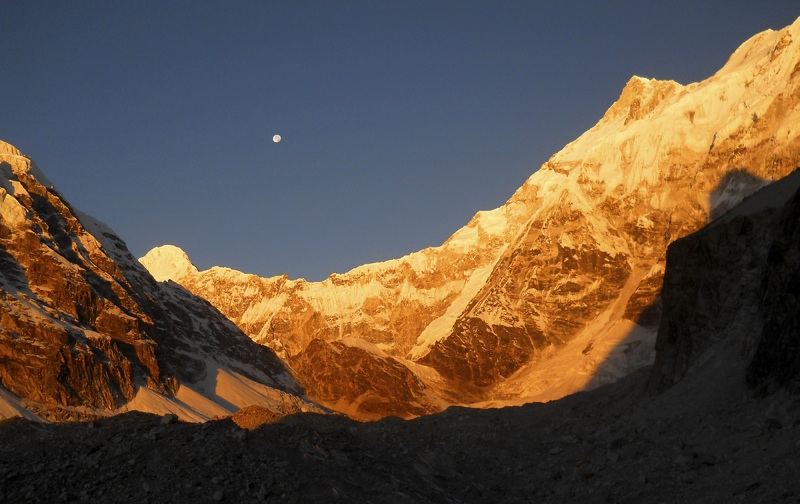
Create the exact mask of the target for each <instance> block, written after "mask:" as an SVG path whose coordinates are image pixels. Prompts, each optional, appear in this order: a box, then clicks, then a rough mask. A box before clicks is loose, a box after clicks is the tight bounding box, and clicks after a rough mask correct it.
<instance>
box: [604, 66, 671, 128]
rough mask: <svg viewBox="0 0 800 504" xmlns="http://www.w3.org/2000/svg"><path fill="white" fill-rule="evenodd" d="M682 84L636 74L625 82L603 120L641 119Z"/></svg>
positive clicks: (626, 122) (628, 120) (627, 120)
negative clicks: (619, 118)
mask: <svg viewBox="0 0 800 504" xmlns="http://www.w3.org/2000/svg"><path fill="white" fill-rule="evenodd" d="M681 87H683V86H681V85H680V84H678V83H677V82H675V81H671V80H658V79H648V78H645V77H640V76H638V75H634V76H633V77H631V78H630V79H629V80H628V82H627V83H626V84H625V87H624V88H623V89H622V93H621V94H620V96H619V99H618V100H617V101H616V102H615V103H614V104H613V105H612V106H611V107H610V108H609V109H608V111H607V112H606V114H605V115H604V116H603V121H611V120H613V119H616V118H618V117H624V118H625V124H628V123H629V122H631V121H636V120H639V119H641V118H643V117H645V116H646V115H647V114H649V113H650V112H652V111H653V110H654V109H655V108H656V107H657V106H658V105H659V104H660V103H661V102H662V101H663V100H664V98H666V97H667V96H669V95H671V94H672V93H673V92H674V91H675V90H676V89H680V88H681Z"/></svg>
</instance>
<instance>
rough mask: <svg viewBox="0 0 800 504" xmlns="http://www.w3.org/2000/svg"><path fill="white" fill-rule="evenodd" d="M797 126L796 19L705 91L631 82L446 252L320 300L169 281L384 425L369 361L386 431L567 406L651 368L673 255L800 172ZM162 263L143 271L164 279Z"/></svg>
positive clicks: (342, 280)
mask: <svg viewBox="0 0 800 504" xmlns="http://www.w3.org/2000/svg"><path fill="white" fill-rule="evenodd" d="M798 123H800V20H798V21H797V22H795V23H794V24H793V25H791V26H789V27H787V28H785V29H783V30H780V31H767V32H764V33H760V34H758V35H756V36H754V37H753V38H751V39H750V40H748V41H747V42H745V43H744V44H742V46H741V47H739V49H737V50H736V52H735V53H734V54H733V55H732V56H731V58H730V59H729V61H728V62H727V63H726V65H725V66H724V67H723V68H722V69H720V70H719V71H718V72H717V73H716V74H715V75H713V76H712V77H710V78H709V79H706V80H705V81H702V82H699V83H695V84H690V85H685V86H684V85H681V84H678V83H676V82H671V81H657V80H650V79H644V78H640V77H633V78H632V79H631V80H630V81H629V82H628V83H627V85H626V86H625V88H624V89H623V91H622V93H621V96H620V98H619V99H618V100H617V102H616V103H614V104H613V105H612V106H611V107H610V108H609V110H608V111H607V112H606V114H605V115H604V116H603V118H602V119H601V120H600V121H599V122H598V124H597V125H596V126H594V127H593V128H591V129H590V130H589V131H587V132H586V133H584V134H583V135H581V136H580V137H579V138H578V139H576V140H575V141H573V142H572V143H570V144H569V145H567V146H566V147H565V148H564V149H563V150H562V151H560V152H558V153H557V154H555V155H554V156H552V157H551V159H550V160H549V161H548V162H547V163H545V164H544V165H543V166H542V167H541V168H540V169H539V170H538V171H537V172H536V173H534V174H533V175H532V176H531V177H530V178H529V179H528V180H527V181H526V182H525V184H524V185H523V186H522V187H521V188H520V189H519V190H518V191H517V192H516V193H515V194H514V195H513V196H512V197H511V199H509V201H508V202H507V203H506V204H505V205H504V206H502V207H500V208H498V209H495V210H492V211H488V212H480V213H478V214H477V215H476V216H475V217H474V218H473V219H472V220H471V221H470V222H469V223H468V224H467V226H465V227H464V228H462V229H460V230H458V231H457V232H456V233H455V234H453V236H451V237H450V239H448V240H447V242H445V243H444V244H443V245H441V246H440V247H435V248H429V249H425V250H423V251H420V252H417V253H414V254H410V255H408V256H406V257H403V258H400V259H397V260H393V261H387V262H384V263H378V264H370V265H365V266H362V267H359V268H356V269H354V270H352V271H350V272H348V273H345V274H341V275H339V274H334V275H331V276H330V277H329V278H328V279H327V280H325V281H323V282H319V283H309V282H305V281H303V280H289V279H288V278H286V277H276V278H268V279H264V278H258V277H256V276H253V275H245V274H243V273H239V272H235V271H232V270H228V269H224V268H212V269H210V270H208V271H203V272H196V271H194V270H193V269H192V268H189V267H187V266H186V265H185V264H184V265H182V266H181V265H180V261H177V262H176V266H173V267H172V270H171V271H170V268H168V267H161V268H160V269H159V272H160V274H162V275H164V277H165V278H171V279H172V280H175V281H177V282H179V283H180V284H181V285H183V286H184V287H186V288H187V289H188V290H189V291H191V292H192V293H194V294H197V295H199V296H201V297H204V298H205V299H207V300H209V302H211V303H212V304H213V305H214V306H216V307H217V308H218V309H219V310H220V311H221V312H222V313H224V314H225V315H226V316H227V317H229V318H230V319H231V320H232V321H233V322H235V323H236V324H237V325H238V326H239V327H240V328H241V329H242V330H243V331H244V332H245V333H246V334H247V335H249V336H250V337H251V338H252V339H253V340H254V341H256V342H259V343H261V344H263V345H266V346H269V347H271V348H272V349H273V350H275V352H276V353H278V354H279V355H280V356H281V357H283V358H285V359H286V360H287V361H288V362H290V363H292V365H293V366H294V365H296V366H297V372H298V376H299V378H300V380H301V382H303V383H305V384H306V386H307V388H308V389H309V390H311V391H317V392H315V393H317V394H319V395H318V396H317V397H318V398H320V399H322V397H324V402H325V403H326V404H328V405H330V406H332V407H335V408H339V409H340V410H341V411H347V412H348V414H350V415H352V416H354V417H356V418H371V417H372V415H373V413H371V412H369V411H366V410H363V409H361V407H362V406H360V405H359V404H361V403H359V402H358V400H357V399H353V398H356V397H361V396H362V395H363V393H367V392H365V391H364V390H362V388H361V387H362V386H361V385H358V386H356V385H353V387H354V388H352V389H351V388H349V387H350V385H349V383H350V382H349V381H348V380H347V377H346V376H341V373H349V372H350V370H349V368H348V366H347V365H343V362H348V363H350V362H352V361H353V359H354V354H356V353H358V352H356V351H355V350H354V351H352V352H351V351H341V350H346V349H344V348H343V346H342V345H344V346H352V347H354V348H360V347H363V346H364V345H371V346H372V347H375V348H377V349H378V350H379V351H380V352H382V353H383V354H385V355H384V356H382V357H381V356H379V355H378V353H375V352H372V354H371V356H370V357H369V360H370V361H372V363H373V365H372V369H374V370H375V373H376V376H377V373H385V374H384V375H383V376H385V377H386V379H385V380H384V379H383V378H381V379H376V380H375V383H376V385H375V388H374V389H372V390H371V391H369V392H368V394H372V395H375V396H383V397H384V400H383V401H382V402H383V404H384V410H383V411H384V413H385V414H390V413H389V412H390V411H391V412H392V413H391V414H395V415H399V416H406V417H408V416H415V415H418V414H420V413H421V412H426V411H427V412H429V411H436V410H437V409H438V408H440V407H442V405H443V404H446V403H448V402H449V403H462V404H463V403H467V404H476V405H490V404H491V405H499V404H509V403H520V402H526V401H530V400H548V399H554V398H557V397H561V396H563V395H565V394H568V393H571V392H574V391H576V390H580V389H583V388H587V387H594V386H597V385H600V384H602V383H606V382H608V381H613V380H615V379H618V378H619V377H620V376H622V375H624V374H626V373H628V372H630V371H632V370H633V369H635V368H637V367H640V366H642V365H645V364H647V363H649V362H652V358H653V354H654V351H653V345H654V340H655V332H656V327H657V326H658V324H659V319H660V299H659V293H660V291H661V285H662V282H663V278H664V268H665V260H666V250H667V246H668V245H669V244H670V243H672V242H673V241H675V240H677V239H679V238H681V237H683V236H686V235H687V234H689V233H691V232H694V231H696V230H698V229H700V228H701V227H703V226H704V225H706V224H707V223H708V222H709V221H710V220H711V219H712V218H714V217H717V216H718V215H721V214H722V213H724V212H725V211H727V210H728V209H730V208H732V207H733V206H735V205H736V204H737V203H739V202H740V201H741V200H742V199H743V198H744V197H745V196H747V195H748V194H750V193H752V192H754V191H756V190H758V189H759V188H761V187H763V186H764V185H767V184H769V183H770V182H772V181H775V180H779V179H781V178H782V177H785V176H786V175H788V174H789V173H790V172H791V171H792V170H793V169H794V167H796V166H798V164H800V139H799V136H798V129H797V127H796V125H797V124H798ZM157 253H158V252H157V251H155V252H151V253H150V254H148V255H147V256H146V257H144V258H142V262H143V263H144V264H145V265H146V266H147V267H148V268H151V269H152V268H153V267H154V266H153V264H155V263H156V262H158V263H159V264H161V265H162V266H163V264H165V261H164V260H160V261H157V260H156V257H155V255H156V254H157ZM166 262H168V261H166ZM310 355H314V360H313V365H307V363H308V362H309V356H310ZM340 359H343V360H340ZM375 359H383V360H384V364H383V365H378V361H377V360H375ZM396 365H401V366H404V367H406V368H407V370H408V372H410V373H411V374H412V375H413V376H414V378H413V379H412V381H408V380H407V378H406V377H405V376H404V374H402V373H400V374H398V373H397V372H396V370H397V367H396ZM334 376H336V378H334ZM323 377H324V378H323ZM390 377H391V378H390ZM321 379H324V380H326V382H325V384H324V385H323V384H320V383H318V381H319V380H321ZM417 381H418V382H420V383H422V384H423V385H424V389H422V388H416V387H414V386H409V384H411V383H416V382H417ZM389 383H394V384H395V386H394V387H396V388H393V387H390V386H389V385H388V384H389ZM334 384H337V385H334ZM422 390H424V394H423V392H422ZM409 394H410V395H409ZM432 397H435V398H436V399H437V400H431V398H432ZM351 401H354V402H351ZM389 403H392V404H393V405H392V407H388V406H387V405H388V404H389Z"/></svg>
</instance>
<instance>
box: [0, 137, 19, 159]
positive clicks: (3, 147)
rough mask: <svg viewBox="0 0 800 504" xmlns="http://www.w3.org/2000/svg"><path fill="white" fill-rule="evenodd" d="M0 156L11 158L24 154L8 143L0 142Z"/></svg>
mask: <svg viewBox="0 0 800 504" xmlns="http://www.w3.org/2000/svg"><path fill="white" fill-rule="evenodd" d="M0 154H9V155H11V156H22V153H21V152H20V151H19V149H17V148H16V147H14V146H13V145H11V144H10V143H8V142H4V141H2V140H0Z"/></svg>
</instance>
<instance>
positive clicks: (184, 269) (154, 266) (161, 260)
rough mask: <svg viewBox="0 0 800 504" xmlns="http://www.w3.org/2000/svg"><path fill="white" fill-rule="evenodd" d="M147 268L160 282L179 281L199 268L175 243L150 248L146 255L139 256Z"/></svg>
mask: <svg viewBox="0 0 800 504" xmlns="http://www.w3.org/2000/svg"><path fill="white" fill-rule="evenodd" d="M139 262H141V263H142V264H143V265H144V267H145V268H147V270H148V271H149V272H150V274H151V275H153V278H155V279H156V280H158V281H159V282H165V281H167V280H173V281H176V282H177V281H178V280H179V279H180V278H181V277H183V276H185V275H191V274H194V273H197V272H198V270H197V268H196V267H195V265H194V264H192V261H191V260H189V256H188V255H186V252H184V251H183V250H182V249H181V248H180V247H176V246H175V245H162V246H160V247H156V248H154V249H152V250H150V251H149V252H148V253H147V254H145V256H144V257H141V258H139Z"/></svg>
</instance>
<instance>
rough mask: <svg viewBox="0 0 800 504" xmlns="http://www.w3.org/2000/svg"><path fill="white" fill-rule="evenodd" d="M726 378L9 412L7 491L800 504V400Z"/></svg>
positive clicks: (149, 497)
mask: <svg viewBox="0 0 800 504" xmlns="http://www.w3.org/2000/svg"><path fill="white" fill-rule="evenodd" d="M720 375H722V373H720ZM727 375H728V379H722V380H721V381H718V382H717V383H716V384H714V385H713V386H711V387H705V388H704V389H703V390H697V389H695V390H692V389H691V388H687V387H689V385H686V386H681V385H679V386H677V387H675V388H673V389H671V390H670V391H668V392H666V393H664V394H661V395H659V396H655V397H653V396H648V395H646V394H645V393H644V383H645V382H646V375H645V372H639V373H636V374H634V375H632V376H630V377H628V378H627V379H625V380H623V381H622V382H619V383H617V384H615V385H611V386H607V387H604V388H601V389H598V390H596V391H593V392H589V393H581V394H577V395H574V396H570V397H568V398H566V399H563V400H561V401H557V402H552V403H547V404H533V405H527V406H523V407H519V408H507V409H502V410H470V409H461V408H452V409H450V410H448V411H446V412H444V413H442V414H439V415H432V416H428V417H424V418H420V419H417V420H413V421H403V420H397V419H386V420H383V421H380V422H374V423H357V422H354V421H351V420H348V419H345V418H343V417H334V416H321V415H311V414H306V415H299V416H294V417H287V418H284V419H283V420H281V421H279V422H278V423H275V424H265V425H261V426H260V427H257V428H253V429H252V430H249V429H245V428H242V427H239V425H237V424H236V423H235V422H234V419H228V420H223V421H214V422H209V423H206V424H187V423H180V422H174V420H173V419H172V418H170V417H164V418H162V417H158V416H154V415H147V414H143V413H129V414H125V415H120V416H117V417H112V418H108V419H104V420H98V421H95V422H92V423H69V424H37V423H32V422H28V421H23V420H19V419H15V420H8V421H5V422H3V423H2V424H0V501H2V502H89V501H91V502H372V503H389V502H391V503H412V502H492V503H494V502H573V501H577V502H581V501H582V502H619V503H622V502H631V503H648V502H653V503H658V502H797V501H800V479H798V478H797V471H798V469H800V455H798V453H799V452H798V448H800V430H798V420H799V419H800V417H798V413H799V412H800V408H798V405H800V401H798V400H797V399H796V398H794V397H790V396H787V395H780V394H779V395H776V396H772V397H771V398H768V399H753V398H751V393H750V392H748V391H747V389H746V388H745V387H744V386H743V385H742V383H743V381H744V380H743V378H744V377H743V376H742V373H728V374H727ZM693 386H697V384H696V383H695V384H694V385H693ZM248 420H249V423H248ZM253 420H254V417H253V415H251V416H250V417H249V418H246V419H244V420H243V421H240V422H239V423H241V424H242V425H247V426H248V427H254V424H257V423H258V422H257V421H256V422H253Z"/></svg>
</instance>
